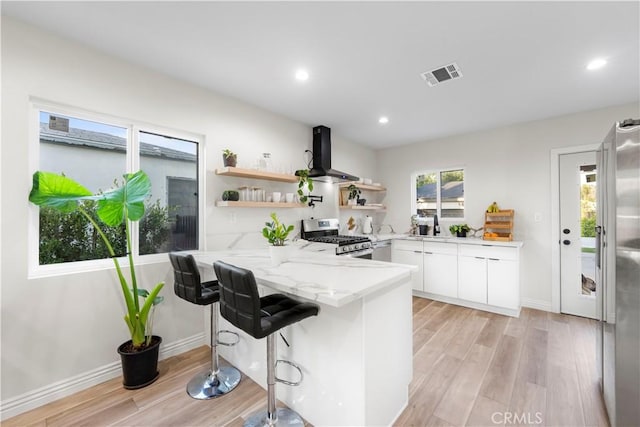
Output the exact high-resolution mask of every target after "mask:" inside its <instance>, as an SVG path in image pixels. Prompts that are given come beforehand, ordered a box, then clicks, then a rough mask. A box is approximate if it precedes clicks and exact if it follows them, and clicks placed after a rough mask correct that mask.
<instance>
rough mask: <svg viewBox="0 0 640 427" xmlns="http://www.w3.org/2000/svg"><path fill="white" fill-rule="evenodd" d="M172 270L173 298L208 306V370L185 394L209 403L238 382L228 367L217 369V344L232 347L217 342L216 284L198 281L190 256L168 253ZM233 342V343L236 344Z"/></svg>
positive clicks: (195, 380)
mask: <svg viewBox="0 0 640 427" xmlns="http://www.w3.org/2000/svg"><path fill="white" fill-rule="evenodd" d="M169 259H170V260H171V265H172V266H173V272H174V273H173V277H174V284H173V289H174V292H175V293H176V295H177V296H179V297H180V298H182V299H183V300H185V301H189V302H190V303H193V304H198V305H211V369H210V370H208V371H205V372H201V373H199V374H197V375H196V376H195V377H193V378H192V379H191V381H189V384H187V393H188V394H189V396H191V397H193V398H194V399H211V398H214V397H218V396H222V395H223V394H226V393H228V392H230V391H231V390H233V389H234V388H235V387H236V386H237V385H238V383H239V382H240V377H241V375H240V371H238V370H237V369H236V368H234V367H232V366H223V367H220V366H218V348H217V347H218V344H222V345H235V344H236V343H223V342H220V341H218V334H219V333H230V334H233V335H235V336H236V337H238V334H236V333H235V332H231V331H218V304H217V303H218V301H219V300H220V292H219V288H218V281H217V280H213V281H210V282H204V283H203V282H201V281H200V272H199V271H198V266H197V265H196V261H195V259H194V258H193V256H192V255H190V254H180V253H176V252H172V253H170V254H169ZM236 342H237V341H236Z"/></svg>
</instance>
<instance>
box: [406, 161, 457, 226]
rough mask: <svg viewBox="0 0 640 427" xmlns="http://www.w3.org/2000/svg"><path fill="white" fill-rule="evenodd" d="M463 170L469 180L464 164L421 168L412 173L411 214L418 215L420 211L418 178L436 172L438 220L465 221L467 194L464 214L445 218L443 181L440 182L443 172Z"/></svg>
mask: <svg viewBox="0 0 640 427" xmlns="http://www.w3.org/2000/svg"><path fill="white" fill-rule="evenodd" d="M458 170H461V171H462V173H463V175H464V181H463V182H466V181H467V171H466V168H465V167H464V166H452V167H446V168H438V169H427V170H421V171H417V172H414V173H412V174H411V216H413V215H417V211H418V200H417V199H418V188H417V187H416V180H417V179H418V176H419V175H429V174H435V175H436V214H437V215H438V220H439V221H464V220H465V216H466V213H467V210H466V199H467V198H466V194H465V197H464V199H465V209H464V215H463V216H461V217H447V218H443V217H442V198H441V194H440V193H441V185H442V183H441V182H440V176H441V174H442V172H451V171H458Z"/></svg>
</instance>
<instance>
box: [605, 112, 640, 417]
mask: <svg viewBox="0 0 640 427" xmlns="http://www.w3.org/2000/svg"><path fill="white" fill-rule="evenodd" d="M597 173H598V186H597V191H598V195H597V220H596V273H597V274H596V276H597V284H596V286H597V290H598V292H596V299H597V307H598V318H599V319H600V322H599V324H598V326H599V327H598V331H597V356H598V368H599V375H600V385H601V388H602V393H603V397H604V402H605V405H606V407H607V412H608V413H609V420H610V422H611V425H612V426H640V120H625V121H623V122H620V123H616V125H615V126H614V127H613V128H612V129H611V131H610V132H609V134H608V135H607V137H606V138H605V140H604V142H603V143H602V145H601V147H600V149H599V150H598V156H597Z"/></svg>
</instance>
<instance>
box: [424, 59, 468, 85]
mask: <svg viewBox="0 0 640 427" xmlns="http://www.w3.org/2000/svg"><path fill="white" fill-rule="evenodd" d="M420 75H421V76H422V78H423V79H424V80H425V81H426V82H427V84H428V85H429V86H435V85H437V84H440V83H442V82H445V81H447V80H452V79H458V78H460V77H462V72H461V71H460V67H458V64H456V63H455V62H452V63H451V64H448V65H445V66H442V67H440V68H436V69H435V70H432V71H425V72H424V73H422V74H420Z"/></svg>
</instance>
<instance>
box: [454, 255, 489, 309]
mask: <svg viewBox="0 0 640 427" xmlns="http://www.w3.org/2000/svg"><path fill="white" fill-rule="evenodd" d="M458 298H460V299H463V300H465V301H473V302H479V303H482V304H486V303H487V260H486V258H483V257H474V256H465V255H461V256H460V257H459V258H458Z"/></svg>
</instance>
